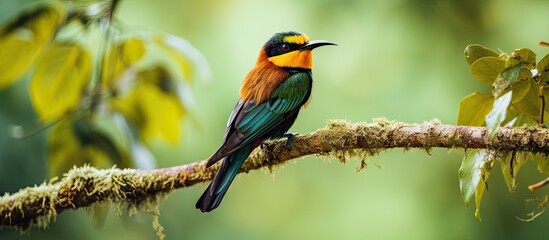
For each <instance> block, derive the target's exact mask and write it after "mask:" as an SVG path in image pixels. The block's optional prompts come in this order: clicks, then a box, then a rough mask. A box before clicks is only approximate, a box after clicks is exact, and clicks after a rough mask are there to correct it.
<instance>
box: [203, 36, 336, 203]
mask: <svg viewBox="0 0 549 240" xmlns="http://www.w3.org/2000/svg"><path fill="white" fill-rule="evenodd" d="M327 45H337V44H335V43H333V42H329V41H325V40H310V39H309V37H308V36H306V35H305V34H302V33H300V32H297V31H286V32H279V33H275V34H274V35H273V36H272V37H271V38H270V39H269V40H268V41H267V42H266V43H265V44H264V45H263V47H262V48H261V50H260V51H259V56H258V57H257V61H256V63H255V66H254V67H253V68H252V70H251V71H250V72H249V73H248V74H247V75H246V77H245V78H244V80H243V82H242V85H241V87H240V99H239V100H238V102H237V103H236V106H235V107H234V109H233V111H232V112H231V114H230V116H229V120H228V121H227V126H226V128H225V135H224V137H223V143H222V145H221V147H219V149H218V150H217V151H216V152H215V153H214V154H213V155H212V156H211V157H210V158H209V159H208V161H207V163H206V167H210V166H211V165H213V164H214V163H216V162H218V161H220V160H223V161H222V163H221V166H220V167H219V170H218V171H217V173H216V174H215V176H214V178H213V180H212V181H211V182H210V184H209V186H208V187H207V189H206V190H205V191H204V193H203V194H202V196H201V197H200V198H199V199H198V201H197V202H196V205H195V207H196V208H197V209H200V211H202V212H210V211H212V210H214V209H216V208H217V207H218V206H219V204H220V203H221V200H222V199H223V197H224V196H225V193H226V192H227V190H228V189H229V186H230V184H231V183H232V181H233V180H234V177H235V176H236V174H237V173H238V171H239V169H240V167H241V166H242V164H243V163H244V161H245V160H246V159H247V158H248V156H249V155H250V153H251V152H252V150H254V149H255V148H256V147H258V146H260V145H261V144H263V142H264V141H265V140H269V139H279V138H283V137H287V141H286V144H285V146H286V148H287V149H288V150H291V145H290V142H291V141H292V139H293V137H294V136H295V135H294V134H291V133H290V134H287V131H288V130H289V129H290V127H291V126H292V125H293V124H294V122H295V120H296V118H297V115H298V114H299V111H300V109H301V108H302V107H305V106H307V104H308V102H309V99H310V96H311V90H312V86H313V76H312V72H311V69H312V66H313V63H312V57H313V54H312V50H313V49H315V48H317V47H320V46H327Z"/></svg>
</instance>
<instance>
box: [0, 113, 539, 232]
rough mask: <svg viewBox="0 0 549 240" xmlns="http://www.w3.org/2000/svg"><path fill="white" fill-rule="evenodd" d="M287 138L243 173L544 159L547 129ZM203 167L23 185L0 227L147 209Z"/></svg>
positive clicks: (2, 206) (81, 170) (332, 129)
mask: <svg viewBox="0 0 549 240" xmlns="http://www.w3.org/2000/svg"><path fill="white" fill-rule="evenodd" d="M285 141H286V140H285V139H279V140H274V141H270V142H267V143H266V144H265V145H264V146H263V148H258V149H256V150H255V151H254V152H253V153H252V154H251V155H250V157H249V158H248V160H247V161H246V162H245V163H244V165H243V166H242V168H241V172H248V171H251V170H254V169H259V168H262V167H269V168H270V167H273V166H276V165H280V164H283V163H284V162H286V161H288V160H291V159H296V158H299V157H302V156H306V155H311V154H316V155H325V156H334V157H337V158H340V159H342V158H346V157H348V156H361V157H363V158H364V157H368V156H371V155H374V154H377V153H379V152H380V151H383V150H387V149H392V148H420V149H426V150H430V149H431V148H434V147H438V148H460V149H493V150H496V151H503V152H531V153H541V154H545V155H547V154H548V153H549V129H546V128H538V127H502V128H499V130H498V131H497V133H496V134H495V137H494V138H493V139H492V140H489V139H488V133H487V130H486V128H484V127H469V126H453V125H444V124H441V123H440V122H439V121H437V120H433V121H430V122H425V123H422V124H407V123H401V122H394V121H387V120H384V119H376V120H374V122H373V123H349V122H347V121H343V120H331V121H329V122H328V124H327V126H326V127H325V128H321V129H318V130H316V131H315V132H312V133H308V134H304V135H298V136H296V137H295V138H294V140H293V141H292V143H291V150H288V149H286V147H285ZM205 165H206V161H198V162H194V163H189V164H186V165H181V166H175V167H170V168H162V169H155V170H137V169H117V168H110V169H102V170H99V169H96V168H93V167H90V166H83V167H75V168H73V169H72V170H71V171H69V172H68V173H66V174H65V175H64V177H63V178H62V179H61V180H56V179H53V180H51V181H50V183H43V184H42V185H40V186H35V187H28V188H24V189H21V190H20V191H18V192H16V193H13V194H8V193H6V194H5V195H4V196H2V197H0V226H1V227H13V228H17V229H20V230H26V229H28V228H29V227H31V226H33V225H36V226H39V227H46V226H47V225H48V224H49V222H50V221H51V220H52V219H55V217H56V216H57V214H59V213H60V212H62V211H64V210H67V209H78V208H83V207H88V206H90V205H92V204H94V203H100V202H101V203H105V202H106V203H112V204H117V205H123V206H126V207H128V209H129V210H130V211H139V210H143V209H148V210H150V209H152V212H153V214H157V215H158V214H159V213H158V212H157V206H158V204H159V203H160V201H161V199H162V196H164V195H165V194H167V193H169V192H170V191H172V190H174V189H177V188H183V187H188V186H192V185H194V184H196V183H200V182H205V181H208V180H210V179H212V178H213V176H214V174H215V172H216V171H217V168H218V165H214V166H212V167H210V168H205Z"/></svg>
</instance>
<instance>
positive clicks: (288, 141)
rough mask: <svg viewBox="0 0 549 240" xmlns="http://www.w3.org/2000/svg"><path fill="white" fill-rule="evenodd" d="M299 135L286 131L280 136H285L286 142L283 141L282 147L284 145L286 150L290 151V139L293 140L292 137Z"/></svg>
mask: <svg viewBox="0 0 549 240" xmlns="http://www.w3.org/2000/svg"><path fill="white" fill-rule="evenodd" d="M297 135H299V134H298V133H286V134H284V135H282V137H285V138H287V139H288V140H286V143H284V147H286V150H288V151H292V145H291V144H292V141H293V140H294V137H295V136H297Z"/></svg>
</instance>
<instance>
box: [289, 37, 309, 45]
mask: <svg viewBox="0 0 549 240" xmlns="http://www.w3.org/2000/svg"><path fill="white" fill-rule="evenodd" d="M283 41H284V42H287V43H294V44H299V45H301V44H305V43H307V42H309V37H307V36H305V35H293V36H286V37H284V39H283Z"/></svg>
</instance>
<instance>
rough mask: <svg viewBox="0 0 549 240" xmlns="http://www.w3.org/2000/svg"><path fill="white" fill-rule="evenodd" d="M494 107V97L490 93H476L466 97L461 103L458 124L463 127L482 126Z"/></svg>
mask: <svg viewBox="0 0 549 240" xmlns="http://www.w3.org/2000/svg"><path fill="white" fill-rule="evenodd" d="M493 105H494V97H493V96H492V94H489V93H478V92H475V93H473V94H471V95H469V96H467V97H464V98H463V99H462V100H461V102H460V103H459V112H458V120H457V124H458V125H462V126H482V125H484V119H485V117H486V115H488V113H489V112H490V110H491V109H492V106H493Z"/></svg>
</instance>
